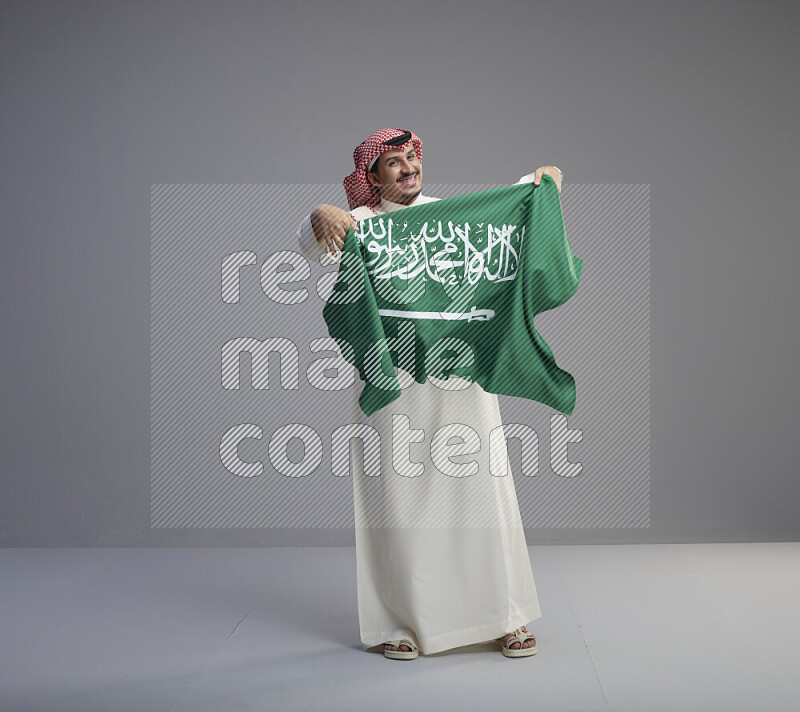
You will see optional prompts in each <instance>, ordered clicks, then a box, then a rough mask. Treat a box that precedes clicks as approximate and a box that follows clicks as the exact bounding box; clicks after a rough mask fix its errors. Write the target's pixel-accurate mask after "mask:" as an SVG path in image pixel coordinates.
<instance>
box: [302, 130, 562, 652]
mask: <svg viewBox="0 0 800 712" xmlns="http://www.w3.org/2000/svg"><path fill="white" fill-rule="evenodd" d="M353 161H354V164H355V170H354V171H353V172H352V173H351V174H350V175H348V176H347V177H346V178H345V179H344V187H345V191H346V193H347V197H348V203H349V208H350V210H349V211H344V210H342V209H340V208H337V207H336V206H333V205H319V206H317V207H316V208H315V209H314V210H313V211H312V213H311V214H310V215H308V216H306V218H305V219H304V220H303V222H302V224H301V226H300V228H299V229H298V239H299V242H300V246H301V249H302V251H303V253H304V254H305V255H306V256H307V257H309V259H314V260H317V259H318V258H319V256H320V255H321V254H322V252H328V254H329V255H332V256H333V258H334V260H335V261H338V259H340V258H341V252H340V250H341V248H342V247H343V246H344V240H345V237H346V235H347V232H348V230H349V229H350V227H351V226H353V225H354V224H355V223H357V222H359V221H361V220H365V219H368V218H371V217H374V216H376V215H383V214H386V213H390V212H395V211H397V210H402V209H404V208H406V207H410V206H416V205H421V204H423V203H428V202H431V201H434V200H438V199H437V198H432V197H428V196H424V195H422V192H421V190H422V142H421V141H420V139H419V138H418V137H417V136H416V135H415V134H414V133H413V132H411V131H404V130H401V129H381V130H380V131H376V132H375V133H373V134H372V135H371V136H370V137H369V138H368V139H367V140H366V141H364V142H363V143H361V144H359V145H358V146H357V147H356V149H355V151H354V152H353ZM544 173H548V174H549V175H551V176H552V177H553V178H554V180H555V181H556V184H557V187H558V190H559V193H560V192H561V172H560V171H559V170H558V169H557V168H556V167H555V166H543V167H540V168H537V169H536V171H535V172H534V173H533V174H530V175H528V176H525V177H523V178H522V179H520V181H519V182H520V183H523V182H531V181H532V182H533V183H535V184H537V185H538V183H539V181H540V180H541V177H542V175H544ZM400 370H402V369H399V368H398V371H400ZM353 392H354V395H355V396H356V397H355V399H354V403H353V417H354V418H355V419H356V421H358V420H360V416H361V412H360V409H359V408H358V396H357V389H354V391H353ZM367 422H368V424H369V425H370V426H371V427H374V428H375V429H376V430H377V431H378V432H379V433H380V443H381V454H380V457H381V462H380V465H381V467H380V477H367V476H366V475H365V470H364V462H363V453H364V450H363V449H360V448H357V447H356V448H354V449H353V452H354V454H353V489H354V512H355V520H356V564H357V573H358V611H359V624H360V627H361V640H362V643H363V644H364V645H365V647H371V646H373V645H377V644H380V643H381V642H383V646H384V655H385V656H386V657H388V658H392V659H413V658H416V657H417V656H418V651H419V650H422V652H423V653H424V654H430V653H436V652H440V651H442V650H447V649H450V648H454V647H459V646H462V645H468V644H471V643H478V642H483V641H487V640H496V641H497V642H498V643H499V644H500V647H501V649H502V651H503V654H504V655H506V656H507V657H525V656H528V655H533V654H535V653H536V639H535V637H534V636H533V635H532V634H530V633H528V631H527V630H526V628H525V626H524V625H522V624H523V623H525V622H526V621H531V620H535V619H537V618H539V617H541V611H540V608H539V601H538V597H537V594H536V588H535V584H534V581H533V574H532V571H531V567H530V560H529V558H528V552H527V545H526V542H525V537H524V532H523V529H522V521H521V518H520V514H519V506H518V504H517V499H516V493H515V490H514V482H513V478H512V477H510V476H506V477H497V476H493V475H492V474H490V470H491V471H492V472H496V471H497V469H498V463H497V461H496V460H495V458H501V459H502V460H504V461H505V464H506V466H507V463H508V454H507V450H506V448H505V441H504V440H502V448H501V451H500V452H499V453H497V452H494V451H489V450H488V449H487V447H485V446H486V444H488V443H489V442H490V433H491V432H492V430H494V429H497V428H498V427H500V428H501V427H502V422H501V420H500V410H499V405H498V400H497V396H496V395H495V394H493V393H487V392H486V391H484V390H483V389H482V388H481V387H480V385H479V384H477V383H470V382H467V381H464V380H463V379H461V378H459V377H457V376H455V375H451V376H450V379H449V380H447V381H446V382H444V384H443V385H438V384H436V383H434V382H432V381H431V379H428V380H427V381H426V382H425V383H421V384H420V383H413V385H412V386H411V387H409V388H406V389H405V390H404V391H403V393H402V394H401V396H400V397H399V398H397V399H396V400H395V401H393V402H392V403H391V404H390V405H389V406H387V407H386V408H383V409H381V410H379V411H377V412H375V413H373V415H372V416H371V417H370V418H369V420H368V421H367ZM448 424H458V425H463V426H466V428H467V429H471V431H470V432H472V431H474V432H476V433H478V434H479V440H480V443H481V444H482V445H483V447H482V448H480V450H479V452H477V453H472V452H471V453H470V456H472V455H475V457H474V458H473V460H475V461H476V462H477V474H476V475H475V476H470V477H462V478H460V479H459V478H454V477H447V476H445V475H443V471H442V469H441V468H442V462H443V460H442V456H443V451H444V450H445V448H444V446H443V445H442V444H441V443H440V444H439V445H438V446H435V445H434V444H433V443H435V442H436V440H435V438H432V440H429V438H430V436H433V435H434V434H435V433H436V432H437V431H438V430H440V429H441V428H442V427H443V426H445V425H448ZM398 433H399V434H400V442H401V445H400V446H396V445H395V440H396V438H397V436H398ZM404 437H405V439H403V438H404ZM451 439H452V438H451ZM428 442H431V445H430V448H429V452H427V453H426V452H425V451H424V447H422V444H423V443H424V444H427V443H428ZM389 443H391V444H392V446H391V447H387V445H388V444H389ZM411 443H414V444H415V445H420V447H418V448H417V449H415V450H414V451H413V457H414V458H417V457H420V458H421V459H420V460H415V461H413V462H404V461H403V458H404V457H406V459H409V458H410V457H411V455H412V453H411ZM447 445H450V443H449V440H448V443H447ZM437 448H438V450H437ZM444 456H445V457H446V456H447V454H446V453H444ZM490 458H491V459H490ZM437 464H438V466H439V467H438V468H437ZM505 471H508V469H507V470H505ZM420 472H421V473H422V474H421V475H420V474H419V473H420ZM509 630H512V631H513V632H511V633H509V632H508V631H509ZM498 635H500V636H501V637H499V638H498V637H497V636H498ZM414 639H416V642H415V640H414Z"/></svg>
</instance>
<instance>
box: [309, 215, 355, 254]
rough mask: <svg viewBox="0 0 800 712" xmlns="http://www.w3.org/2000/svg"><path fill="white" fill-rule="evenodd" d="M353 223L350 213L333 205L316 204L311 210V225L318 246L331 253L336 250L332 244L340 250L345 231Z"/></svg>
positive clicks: (342, 245)
mask: <svg viewBox="0 0 800 712" xmlns="http://www.w3.org/2000/svg"><path fill="white" fill-rule="evenodd" d="M353 225H354V222H353V218H352V217H350V213H348V212H347V211H346V210H342V209H341V208H337V207H336V206H335V205H326V204H324V203H323V204H322V205H318V206H317V207H316V208H314V210H312V211H311V227H313V228H314V237H316V238H317V242H318V243H319V246H320V247H321V248H322V249H323V250H325V249H327V250H328V251H329V252H330V253H331V254H333V253H334V252H336V250H335V249H334V245H335V246H336V247H338V248H339V249H340V250H341V249H342V248H343V247H344V239H345V238H346V237H347V231H348V230H349V229H350V228H351V227H352V226H353Z"/></svg>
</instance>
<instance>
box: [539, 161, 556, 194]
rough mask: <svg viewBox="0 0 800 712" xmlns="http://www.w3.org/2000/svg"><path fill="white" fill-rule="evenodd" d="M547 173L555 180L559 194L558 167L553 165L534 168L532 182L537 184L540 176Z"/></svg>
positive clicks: (540, 178)
mask: <svg viewBox="0 0 800 712" xmlns="http://www.w3.org/2000/svg"><path fill="white" fill-rule="evenodd" d="M545 173H547V175H549V176H551V177H552V178H553V180H554V181H555V182H556V188H558V193H559V195H560V194H561V173H559V171H558V168H556V167H555V166H540V167H539V168H537V169H536V173H535V174H534V178H533V184H534V185H539V182H540V181H541V180H542V176H543V175H544V174H545Z"/></svg>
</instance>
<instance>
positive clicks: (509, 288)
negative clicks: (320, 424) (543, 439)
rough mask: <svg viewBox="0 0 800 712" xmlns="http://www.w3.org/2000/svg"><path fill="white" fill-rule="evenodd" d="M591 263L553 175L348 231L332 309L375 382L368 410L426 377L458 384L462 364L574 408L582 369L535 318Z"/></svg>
mask: <svg viewBox="0 0 800 712" xmlns="http://www.w3.org/2000/svg"><path fill="white" fill-rule="evenodd" d="M582 264H583V260H581V259H580V258H579V257H576V256H575V255H573V254H572V250H571V248H570V244H569V240H568V239H567V234H566V231H565V230H564V217H563V214H562V212H561V198H560V196H559V194H558V188H557V187H556V184H555V181H554V180H553V179H552V178H551V177H550V176H549V175H547V174H545V175H544V176H542V180H541V182H540V184H539V185H538V186H534V185H533V183H522V184H518V185H512V186H508V187H504V188H496V189H493V190H485V191H480V192H477V193H471V194H469V195H463V196H459V197H456V198H447V199H445V200H438V201H434V202H430V203H425V204H423V205H419V206H412V207H409V208H404V209H402V210H397V211H395V212H392V213H387V214H384V215H380V216H377V217H374V218H370V219H368V220H363V221H361V222H360V223H359V224H358V226H357V227H356V228H351V229H350V231H349V232H348V233H347V238H346V239H345V243H344V247H343V249H342V259H341V262H340V265H339V273H338V275H337V277H336V282H335V284H334V287H333V291H332V292H331V295H330V297H329V298H328V301H327V303H326V305H325V308H324V309H323V310H322V314H323V317H324V318H325V321H326V323H327V325H328V331H329V333H330V335H331V337H332V338H333V339H335V340H336V343H337V345H338V346H339V348H340V350H341V352H342V356H343V357H344V358H345V359H346V360H347V361H349V362H350V363H352V364H353V365H354V366H355V367H356V368H357V369H358V372H359V374H360V376H361V379H362V380H363V381H364V383H365V385H364V389H363V391H362V392H361V395H360V396H359V404H360V406H361V409H362V410H363V411H364V413H366V414H367V415H372V414H373V413H374V412H375V411H377V410H380V409H381V408H383V406H385V405H387V404H389V403H391V402H392V401H393V400H395V399H396V398H398V397H399V396H400V395H401V393H402V391H403V390H404V389H405V388H407V387H411V388H413V387H414V383H413V381H414V380H416V381H418V382H420V383H424V382H425V380H426V379H427V378H431V379H440V381H439V382H437V385H439V386H441V387H445V388H447V387H448V386H447V385H446V384H445V383H444V381H446V380H447V379H448V378H449V376H450V374H451V373H452V374H456V375H457V376H460V377H461V378H464V379H466V380H468V381H470V382H473V381H475V382H477V383H479V384H480V385H481V386H482V387H483V389H484V390H486V391H488V392H490V393H503V394H505V395H510V396H519V397H522V398H530V399H532V400H536V401H539V402H541V403H544V404H546V405H549V406H551V407H552V408H555V409H556V410H558V411H561V412H562V413H565V414H567V415H570V414H571V413H572V410H573V408H574V407H575V379H574V378H573V377H572V376H571V375H570V374H569V373H567V372H566V371H564V370H562V369H560V368H559V367H558V366H557V365H556V361H555V358H554V357H553V353H552V351H551V350H550V348H549V347H548V345H547V344H546V343H545V341H544V339H543V338H542V337H541V336H540V335H539V334H538V333H537V331H536V329H535V328H534V324H533V320H534V317H535V316H536V315H537V314H540V313H541V312H543V311H547V310H548V309H554V308H555V307H557V306H560V305H561V304H563V303H564V302H566V301H567V300H568V299H569V298H570V297H571V296H572V295H573V294H575V292H576V290H577V289H578V282H579V281H580V277H581V266H582ZM395 366H396V367H397V369H398V370H397V371H395V368H394V367H395ZM450 388H452V386H450Z"/></svg>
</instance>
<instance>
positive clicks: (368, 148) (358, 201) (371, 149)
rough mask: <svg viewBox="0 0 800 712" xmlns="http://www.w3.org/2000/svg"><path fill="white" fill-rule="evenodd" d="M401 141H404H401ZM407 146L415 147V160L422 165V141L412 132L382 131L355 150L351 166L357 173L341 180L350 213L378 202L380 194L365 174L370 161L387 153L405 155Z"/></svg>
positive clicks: (398, 130) (399, 130)
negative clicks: (403, 152)
mask: <svg viewBox="0 0 800 712" xmlns="http://www.w3.org/2000/svg"><path fill="white" fill-rule="evenodd" d="M406 137H407V138H406ZM404 138H405V140H403V139H404ZM401 142H402V143H401ZM409 144H413V145H414V149H415V150H416V152H417V158H419V159H420V161H421V160H422V141H420V140H419V136H417V135H416V134H415V133H414V132H413V131H403V129H381V130H380V131H376V132H375V133H374V134H372V135H371V136H370V137H369V138H368V139H367V140H366V141H364V142H363V143H360V144H358V146H356V149H355V151H353V163H355V166H356V169H355V170H354V171H353V172H352V173H351V174H350V175H349V176H347V177H346V178H345V179H344V190H345V192H346V193H347V202H348V203H350V210H353V209H355V208H357V207H359V206H360V205H366V206H368V207H370V208H371V207H373V206H375V205H377V204H378V203H380V202H381V194H380V192H379V191H378V189H377V188H376V187H375V186H374V185H372V184H371V183H370V182H369V181H368V180H367V170H368V169H369V166H370V164H371V162H372V160H373V159H374V158H377V157H378V156H380V155H381V154H382V153H386V151H406V150H409V149H408V146H409Z"/></svg>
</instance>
